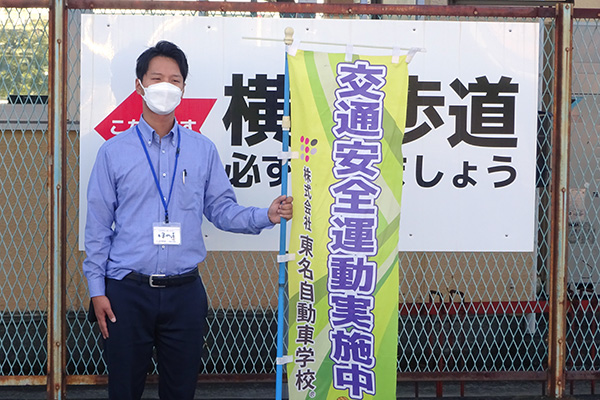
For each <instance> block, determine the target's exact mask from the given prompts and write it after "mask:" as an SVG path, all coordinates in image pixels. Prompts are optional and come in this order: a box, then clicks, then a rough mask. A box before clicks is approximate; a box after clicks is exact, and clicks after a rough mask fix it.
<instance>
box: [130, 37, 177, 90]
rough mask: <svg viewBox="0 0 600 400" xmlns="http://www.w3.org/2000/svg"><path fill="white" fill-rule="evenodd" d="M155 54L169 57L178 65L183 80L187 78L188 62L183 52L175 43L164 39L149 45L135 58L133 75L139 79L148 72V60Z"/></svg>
mask: <svg viewBox="0 0 600 400" xmlns="http://www.w3.org/2000/svg"><path fill="white" fill-rule="evenodd" d="M156 56H162V57H169V58H172V59H173V60H175V62H176V63H177V65H179V71H180V72H181V76H183V80H184V81H185V79H186V78H187V74H188V62H187V57H186V56H185V53H184V52H183V51H182V50H181V49H180V48H179V47H177V45H176V44H174V43H171V42H168V41H166V40H161V41H160V42H158V43H156V45H155V46H154V47H150V48H149V49H147V50H145V51H144V52H143V53H142V54H140V56H139V57H138V59H137V62H136V66H135V75H136V76H137V77H138V79H139V80H140V81H141V80H142V78H143V77H144V75H146V72H148V66H149V65H150V60H152V59H153V58H154V57H156Z"/></svg>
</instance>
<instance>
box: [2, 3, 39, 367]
mask: <svg viewBox="0 0 600 400" xmlns="http://www.w3.org/2000/svg"><path fill="white" fill-rule="evenodd" d="M0 46H1V47H2V54H1V55H0V99H2V102H1V103H0V199H2V200H1V202H2V212H0V227H1V228H0V229H1V230H2V235H1V236H2V240H1V241H0V275H2V277H3V279H1V280H0V371H1V374H2V375H40V374H44V373H45V372H44V371H45V365H46V360H47V353H46V345H45V344H46V332H47V320H46V311H47V301H46V283H47V278H46V271H45V266H46V261H47V246H46V238H47V236H48V216H47V213H48V196H47V194H46V184H47V180H48V177H47V169H46V156H47V150H48V117H47V115H48V109H47V93H48V12H47V10H32V9H0Z"/></svg>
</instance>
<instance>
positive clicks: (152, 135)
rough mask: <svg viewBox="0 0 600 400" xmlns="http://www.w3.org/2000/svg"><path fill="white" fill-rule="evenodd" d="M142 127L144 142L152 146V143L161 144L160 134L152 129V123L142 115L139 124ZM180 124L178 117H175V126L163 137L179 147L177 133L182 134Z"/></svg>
mask: <svg viewBox="0 0 600 400" xmlns="http://www.w3.org/2000/svg"><path fill="white" fill-rule="evenodd" d="M137 126H138V127H139V129H140V133H141V134H142V138H143V139H144V142H145V143H146V144H147V145H148V146H152V144H156V145H158V146H159V145H160V137H159V136H158V134H157V133H156V132H155V131H154V129H152V127H151V126H150V125H148V123H147V122H146V120H145V119H144V116H143V115H142V116H140V122H139V123H138V125H137ZM180 134H181V133H180V131H179V125H178V123H177V119H175V124H173V128H171V131H170V132H169V133H168V134H167V135H166V136H165V137H164V138H163V139H165V140H169V141H170V142H171V145H172V146H173V147H177V135H180Z"/></svg>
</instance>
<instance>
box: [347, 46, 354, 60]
mask: <svg viewBox="0 0 600 400" xmlns="http://www.w3.org/2000/svg"><path fill="white" fill-rule="evenodd" d="M352 54H354V46H352V45H351V44H347V45H346V59H345V60H346V62H350V61H352Z"/></svg>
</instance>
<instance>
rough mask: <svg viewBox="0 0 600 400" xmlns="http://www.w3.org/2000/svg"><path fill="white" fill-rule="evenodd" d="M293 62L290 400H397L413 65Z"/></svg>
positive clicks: (332, 58)
mask: <svg viewBox="0 0 600 400" xmlns="http://www.w3.org/2000/svg"><path fill="white" fill-rule="evenodd" d="M288 63H289V77H290V92H291V121H292V123H291V141H290V144H291V149H292V150H293V151H298V152H299V158H297V159H294V160H292V163H291V165H292V195H293V196H294V219H293V220H292V228H291V237H290V253H294V254H295V260H294V261H290V262H289V264H288V270H289V298H290V308H289V321H290V323H289V329H290V330H289V335H288V342H289V344H288V354H289V355H291V356H293V361H292V362H290V363H289V364H288V365H287V374H288V385H289V392H290V399H292V400H297V399H319V400H325V399H327V400H328V399H332V400H350V399H373V398H377V399H394V398H396V394H395V393H396V371H397V344H398V343H397V342H398V285H399V271H398V251H397V248H398V227H399V222H400V200H401V195H402V169H403V158H402V139H403V136H404V126H405V120H406V106H407V104H406V102H407V92H408V68H407V64H406V61H405V57H395V58H394V57H392V56H364V57H363V56H353V58H352V60H351V61H346V55H345V54H327V53H317V52H309V51H297V52H296V54H295V55H293V56H292V55H289V54H288Z"/></svg>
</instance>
